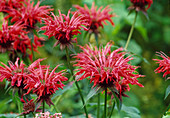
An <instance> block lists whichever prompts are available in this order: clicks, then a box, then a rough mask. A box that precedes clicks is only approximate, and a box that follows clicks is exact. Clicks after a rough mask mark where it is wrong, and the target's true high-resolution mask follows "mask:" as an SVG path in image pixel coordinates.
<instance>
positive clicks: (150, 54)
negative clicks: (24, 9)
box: [0, 0, 170, 118]
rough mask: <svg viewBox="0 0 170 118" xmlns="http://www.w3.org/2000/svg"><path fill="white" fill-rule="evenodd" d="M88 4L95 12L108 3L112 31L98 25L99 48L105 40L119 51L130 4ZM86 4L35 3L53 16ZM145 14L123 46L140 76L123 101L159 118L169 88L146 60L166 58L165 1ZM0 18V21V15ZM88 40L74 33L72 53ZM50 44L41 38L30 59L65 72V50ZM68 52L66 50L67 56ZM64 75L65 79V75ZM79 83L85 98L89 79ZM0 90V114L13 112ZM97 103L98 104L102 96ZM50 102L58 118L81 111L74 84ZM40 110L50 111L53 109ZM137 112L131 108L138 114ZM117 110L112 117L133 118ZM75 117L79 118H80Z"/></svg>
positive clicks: (169, 39) (0, 86)
mask: <svg viewBox="0 0 170 118" xmlns="http://www.w3.org/2000/svg"><path fill="white" fill-rule="evenodd" d="M94 1H95V3H96V5H97V6H98V8H99V7H100V6H104V7H106V6H107V5H109V6H110V7H111V8H112V9H113V13H115V14H116V15H117V17H114V18H113V21H114V23H115V26H114V27H113V26H111V24H110V23H108V25H105V26H104V29H101V30H100V32H101V33H100V37H99V38H100V44H102V45H105V44H106V43H107V42H112V43H113V42H114V44H115V45H116V46H119V47H121V46H122V47H124V46H125V43H126V40H127V37H128V34H129V31H130V28H131V24H132V21H133V19H134V15H135V13H132V14H130V15H128V13H129V11H128V10H127V8H128V7H129V6H130V1H128V0H123V1H121V0H100V1H99V0H94ZM92 2H93V0H42V2H41V5H51V6H52V7H53V8H54V9H55V11H54V12H55V14H58V9H60V10H61V12H62V13H65V14H67V11H68V10H69V9H70V8H71V10H72V11H74V10H75V8H73V7H72V5H74V4H78V5H81V6H83V5H84V4H87V5H88V6H89V7H91V4H92ZM147 13H148V16H149V20H147V19H146V18H145V16H144V15H143V14H142V13H141V12H139V15H138V17H137V22H136V25H135V30H134V33H133V36H132V39H131V42H130V44H129V47H128V50H129V51H130V52H132V53H134V58H135V59H134V61H132V64H134V65H138V66H140V67H141V68H140V69H139V72H140V74H143V75H145V77H144V78H141V79H140V80H139V81H140V82H141V83H142V84H143V85H144V88H140V87H138V86H131V90H130V92H128V93H127V94H128V95H129V98H124V99H123V103H124V105H126V106H132V107H135V108H137V109H138V110H139V111H140V116H141V117H142V118H161V117H162V115H163V113H164V111H165V110H166V107H167V106H168V104H169V103H170V96H169V97H168V98H167V99H166V100H164V97H165V90H166V88H167V87H168V85H170V80H167V81H165V78H163V77H162V74H155V73H154V70H155V69H156V68H157V67H158V65H157V64H156V63H155V62H154V61H153V60H152V59H154V58H158V57H157V56H156V55H155V53H156V52H157V51H158V52H159V51H163V52H164V53H166V54H167V55H168V56H170V27H169V26H170V2H169V1H168V0H154V1H153V4H152V5H151V8H149V9H148V11H147ZM0 16H1V17H2V14H1V15H0ZM1 19H2V18H1ZM39 35H40V36H43V37H44V38H47V37H45V36H44V35H43V34H41V32H40V33H39ZM88 38H90V43H92V44H93V45H95V40H94V36H93V35H92V36H90V37H89V36H85V33H84V32H82V34H81V35H78V39H77V41H78V44H74V47H75V51H76V52H80V50H79V48H78V47H77V45H84V44H85V43H88ZM54 42H55V39H54V38H51V39H50V40H47V41H46V42H45V44H44V46H43V47H41V48H39V52H40V53H39V54H38V53H36V58H44V57H47V59H46V60H45V61H43V64H49V65H50V66H51V67H52V68H53V67H55V66H56V65H57V64H61V63H64V65H62V66H60V69H66V68H67V63H66V56H65V51H64V50H63V51H61V50H60V49H59V46H57V47H55V48H53V45H54ZM73 52H74V51H70V53H73ZM0 61H2V62H4V63H7V61H8V54H0ZM67 76H69V74H68V75H67ZM79 83H80V84H81V87H82V88H83V94H84V96H86V95H87V94H88V93H89V91H90V88H91V85H90V84H89V81H87V80H83V82H79ZM4 87H5V83H4V82H2V83H0V93H1V95H0V114H5V113H10V112H14V113H17V112H18V110H17V105H16V103H14V102H13V101H12V100H11V96H9V95H10V92H7V93H5V91H6V90H5V89H4ZM59 92H60V91H59ZM96 97H97V96H94V98H92V99H90V100H89V102H88V104H87V105H88V111H89V113H91V114H92V115H96V103H97V99H96ZM102 100H103V101H104V97H103V98H102ZM53 102H54V103H55V104H56V106H57V108H58V110H59V111H60V112H61V113H62V114H63V117H71V116H78V115H81V114H82V113H83V108H82V107H83V106H82V103H81V101H80V97H79V94H78V93H77V90H76V87H75V86H74V85H73V87H71V88H68V90H67V91H66V92H64V93H63V94H62V95H61V96H56V97H54V99H53ZM46 107H47V108H48V109H49V110H50V109H51V110H52V111H53V112H54V110H53V109H54V108H53V107H52V108H49V107H48V106H46ZM102 109H103V108H102ZM137 109H131V110H135V112H137V113H139V111H138V110H137ZM123 110H124V111H125V112H124V111H121V113H120V114H119V113H118V112H117V111H116V110H115V112H114V115H113V118H114V117H115V118H117V117H118V118H119V117H120V118H123V117H125V116H127V117H128V116H129V117H131V118H135V117H137V116H135V115H133V114H130V113H129V114H128V110H130V108H124V109H123ZM11 117H12V116H11ZM79 117H80V118H81V117H82V116H79Z"/></svg>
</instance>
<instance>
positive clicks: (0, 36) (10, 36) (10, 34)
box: [0, 21, 25, 52]
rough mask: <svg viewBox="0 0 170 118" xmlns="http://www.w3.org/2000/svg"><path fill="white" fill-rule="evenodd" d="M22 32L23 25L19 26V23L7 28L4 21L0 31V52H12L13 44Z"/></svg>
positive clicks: (6, 23)
mask: <svg viewBox="0 0 170 118" xmlns="http://www.w3.org/2000/svg"><path fill="white" fill-rule="evenodd" d="M22 32H25V31H24V30H23V25H20V22H17V23H15V24H14V25H10V26H8V22H7V21H4V22H3V24H2V30H0V51H1V52H5V51H6V50H12V49H13V42H14V41H15V40H17V39H19V36H20V34H21V33H22Z"/></svg>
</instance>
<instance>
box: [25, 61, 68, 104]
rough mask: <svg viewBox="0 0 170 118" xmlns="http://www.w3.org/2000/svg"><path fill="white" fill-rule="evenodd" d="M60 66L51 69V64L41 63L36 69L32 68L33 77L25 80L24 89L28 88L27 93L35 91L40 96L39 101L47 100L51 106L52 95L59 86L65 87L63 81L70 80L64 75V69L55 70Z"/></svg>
mask: <svg viewBox="0 0 170 118" xmlns="http://www.w3.org/2000/svg"><path fill="white" fill-rule="evenodd" d="M58 66H59V65H58ZM58 66H56V67H55V68H54V69H53V70H52V71H51V70H50V69H49V66H42V65H40V64H39V66H38V67H37V69H36V70H32V71H31V74H30V76H31V77H30V78H29V79H27V80H25V81H24V83H25V84H26V86H25V87H24V89H28V92H27V94H28V93H29V92H30V91H33V93H35V94H36V95H37V96H38V98H37V102H40V103H41V102H42V101H46V103H47V104H48V105H49V106H50V105H51V104H53V103H52V101H51V99H50V96H51V95H52V94H54V93H55V92H56V90H58V89H59V88H61V89H63V86H64V84H63V83H62V81H66V80H68V79H67V78H66V77H64V76H63V74H64V73H63V71H60V72H57V73H56V72H55V70H56V69H57V68H58Z"/></svg>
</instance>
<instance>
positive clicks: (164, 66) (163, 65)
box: [153, 52, 170, 79]
mask: <svg viewBox="0 0 170 118" xmlns="http://www.w3.org/2000/svg"><path fill="white" fill-rule="evenodd" d="M158 54H160V55H159V56H160V57H162V58H163V60H160V59H153V60H155V61H157V62H156V63H158V64H159V67H158V68H157V69H155V72H156V73H161V72H163V73H164V74H163V77H166V76H167V75H168V74H170V57H168V56H167V55H166V54H165V53H163V52H160V53H158ZM167 79H169V77H168V78H167Z"/></svg>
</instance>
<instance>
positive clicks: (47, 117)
mask: <svg viewBox="0 0 170 118" xmlns="http://www.w3.org/2000/svg"><path fill="white" fill-rule="evenodd" d="M35 118H62V115H61V113H55V114H53V115H51V114H50V112H48V111H47V112H45V113H37V114H36V117H35Z"/></svg>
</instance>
